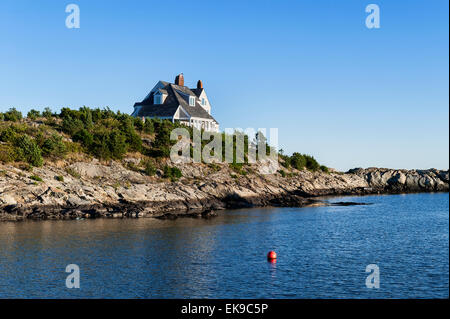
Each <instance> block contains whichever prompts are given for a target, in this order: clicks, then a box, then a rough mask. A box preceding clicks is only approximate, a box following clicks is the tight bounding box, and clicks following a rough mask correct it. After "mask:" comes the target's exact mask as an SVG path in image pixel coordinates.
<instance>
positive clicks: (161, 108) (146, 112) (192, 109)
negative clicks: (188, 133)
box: [134, 81, 218, 123]
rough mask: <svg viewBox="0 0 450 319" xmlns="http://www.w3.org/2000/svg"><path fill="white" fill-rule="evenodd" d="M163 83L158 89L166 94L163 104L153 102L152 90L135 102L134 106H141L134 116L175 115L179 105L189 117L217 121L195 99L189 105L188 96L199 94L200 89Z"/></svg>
mask: <svg viewBox="0 0 450 319" xmlns="http://www.w3.org/2000/svg"><path fill="white" fill-rule="evenodd" d="M160 83H162V84H163V85H164V87H163V88H160V89H159V91H162V92H164V94H167V97H166V99H165V100H164V103H163V104H153V103H154V101H153V98H154V92H151V93H150V94H149V95H148V96H147V97H146V98H145V99H144V100H143V101H142V102H138V103H135V104H134V106H135V107H136V106H141V108H140V109H139V111H138V113H137V114H136V116H139V117H142V116H144V117H146V116H149V117H170V116H173V115H175V112H176V111H177V109H178V107H179V106H181V107H182V108H183V110H185V111H186V112H187V113H188V114H189V116H190V117H197V118H204V119H210V120H214V121H215V122H216V123H218V122H217V121H216V120H215V119H214V118H213V117H212V116H211V115H210V114H209V113H208V112H207V111H206V110H205V109H204V108H203V107H202V106H201V105H200V104H199V103H198V101H197V100H196V101H195V105H194V106H190V105H189V96H196V97H197V98H198V97H199V96H200V94H201V92H202V91H203V88H202V89H192V90H191V89H189V88H188V87H187V86H180V85H176V84H172V83H168V82H164V81H160Z"/></svg>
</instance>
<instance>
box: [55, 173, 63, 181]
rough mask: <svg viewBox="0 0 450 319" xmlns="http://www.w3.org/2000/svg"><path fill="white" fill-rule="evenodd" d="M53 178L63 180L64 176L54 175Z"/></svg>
mask: <svg viewBox="0 0 450 319" xmlns="http://www.w3.org/2000/svg"><path fill="white" fill-rule="evenodd" d="M55 179H56V180H57V181H58V182H64V176H61V175H58V176H55Z"/></svg>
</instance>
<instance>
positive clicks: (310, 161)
mask: <svg viewBox="0 0 450 319" xmlns="http://www.w3.org/2000/svg"><path fill="white" fill-rule="evenodd" d="M303 156H304V158H305V160H306V168H307V169H309V170H310V171H317V170H319V168H320V164H319V163H318V162H317V161H316V159H315V158H314V157H313V156H311V155H306V154H305V155H303Z"/></svg>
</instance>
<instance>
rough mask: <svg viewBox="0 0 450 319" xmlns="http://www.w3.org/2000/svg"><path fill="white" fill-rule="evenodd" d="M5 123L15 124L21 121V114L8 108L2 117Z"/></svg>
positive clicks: (14, 109)
mask: <svg viewBox="0 0 450 319" xmlns="http://www.w3.org/2000/svg"><path fill="white" fill-rule="evenodd" d="M3 118H4V120H5V121H11V122H17V121H20V120H21V119H22V113H21V112H19V111H17V110H16V108H14V107H13V108H10V109H9V111H8V112H6V113H5V114H4V115H3Z"/></svg>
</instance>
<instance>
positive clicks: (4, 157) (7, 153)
mask: <svg viewBox="0 0 450 319" xmlns="http://www.w3.org/2000/svg"><path fill="white" fill-rule="evenodd" d="M15 160H16V152H15V151H14V148H13V147H12V146H11V145H5V144H0V163H10V162H14V161H15Z"/></svg>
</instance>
